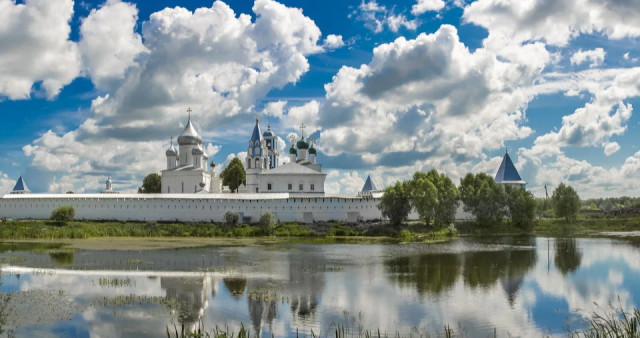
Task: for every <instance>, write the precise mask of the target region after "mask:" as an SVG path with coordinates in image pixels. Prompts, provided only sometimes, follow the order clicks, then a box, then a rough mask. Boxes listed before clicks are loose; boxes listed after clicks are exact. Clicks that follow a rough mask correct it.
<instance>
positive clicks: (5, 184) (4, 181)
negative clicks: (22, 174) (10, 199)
mask: <svg viewBox="0 0 640 338" xmlns="http://www.w3.org/2000/svg"><path fill="white" fill-rule="evenodd" d="M15 185H16V180H12V179H10V178H9V175H7V174H5V173H3V172H0V195H1V194H6V193H9V192H10V191H11V190H13V187H14V186H15Z"/></svg>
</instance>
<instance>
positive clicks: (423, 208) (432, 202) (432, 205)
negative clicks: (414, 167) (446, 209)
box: [410, 172, 438, 226]
mask: <svg viewBox="0 0 640 338" xmlns="http://www.w3.org/2000/svg"><path fill="white" fill-rule="evenodd" d="M410 187H411V192H410V193H411V206H413V208H414V209H416V211H417V212H418V215H419V216H420V219H422V220H423V221H424V224H425V225H427V226H428V225H429V224H430V223H431V220H432V219H434V218H435V214H436V209H437V208H438V189H437V188H436V186H435V185H434V184H433V182H432V181H431V179H430V178H429V177H427V175H426V174H424V173H422V172H416V173H415V174H413V180H412V181H410Z"/></svg>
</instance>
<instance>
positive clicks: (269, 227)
mask: <svg viewBox="0 0 640 338" xmlns="http://www.w3.org/2000/svg"><path fill="white" fill-rule="evenodd" d="M275 227H276V216H275V215H274V214H273V213H272V212H271V211H267V212H265V213H264V214H262V216H260V230H262V233H263V234H264V235H272V234H273V230H274V229H275Z"/></svg>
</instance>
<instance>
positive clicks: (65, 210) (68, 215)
mask: <svg viewBox="0 0 640 338" xmlns="http://www.w3.org/2000/svg"><path fill="white" fill-rule="evenodd" d="M74 217H76V211H75V209H73V207H72V206H70V205H63V206H61V207H58V208H57V209H56V210H54V211H52V212H51V220H52V221H54V222H55V223H57V224H58V225H65V224H67V222H69V221H72V220H73V218H74Z"/></svg>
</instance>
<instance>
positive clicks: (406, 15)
mask: <svg viewBox="0 0 640 338" xmlns="http://www.w3.org/2000/svg"><path fill="white" fill-rule="evenodd" d="M0 9H1V10H0V20H2V22H4V23H5V25H4V26H3V27H0V112H1V113H2V114H3V117H4V119H5V123H3V124H2V126H0V128H2V135H3V136H4V137H3V138H2V140H1V141H0V145H1V146H2V147H3V148H4V150H5V152H4V153H5V156H3V157H2V159H0V189H2V192H6V191H8V190H10V189H11V188H12V186H13V184H14V183H15V180H16V179H17V177H18V176H19V175H20V174H21V173H22V174H23V175H24V176H25V179H26V181H27V183H28V184H29V185H30V188H31V189H32V190H33V191H34V192H47V191H50V192H64V191H68V190H72V191H76V192H95V191H99V190H100V189H102V187H103V182H104V180H106V177H108V176H110V177H112V178H113V179H114V187H115V188H116V190H121V191H131V190H135V189H136V187H137V186H138V185H139V184H140V182H141V180H142V177H144V175H145V174H147V173H150V172H159V171H160V170H162V169H164V166H165V160H164V149H166V147H167V146H168V143H169V137H170V136H177V135H178V134H179V133H180V131H181V130H182V128H183V126H184V123H185V122H186V121H185V120H186V109H187V107H192V109H193V111H194V112H193V119H194V122H196V125H197V126H198V128H199V131H200V132H201V134H203V136H204V139H205V141H206V144H207V147H206V148H207V149H206V150H207V152H208V153H209V155H210V157H211V158H212V160H213V161H215V162H216V163H218V164H222V165H219V166H218V167H219V168H221V167H223V166H224V164H225V163H227V162H228V161H229V160H230V159H231V158H233V157H234V156H240V157H243V156H245V154H244V152H245V151H246V146H247V142H248V139H249V136H250V133H251V130H252V125H253V123H254V122H253V121H254V118H255V117H256V116H258V117H260V119H261V125H262V128H263V129H264V128H266V121H267V120H269V121H271V124H272V127H273V129H274V130H275V131H276V133H277V134H278V135H279V136H280V137H281V138H282V139H283V142H282V145H283V146H284V145H285V144H286V146H285V149H283V150H284V151H283V153H285V154H286V147H288V143H289V141H288V140H289V137H288V136H289V135H290V134H291V133H299V130H298V129H297V128H296V126H297V125H299V124H300V123H302V122H304V123H305V124H306V125H308V126H309V128H308V129H307V134H308V133H312V134H313V135H314V137H315V138H316V140H317V148H318V151H319V157H318V159H319V161H320V162H321V163H322V164H323V165H324V170H325V172H327V173H328V177H327V187H326V190H327V191H330V192H343V193H352V192H355V191H357V189H358V188H360V187H361V186H362V184H363V183H364V179H366V176H367V174H371V175H372V177H373V178H374V180H375V181H376V183H377V185H378V186H386V185H389V184H392V183H393V182H395V181H396V180H400V179H404V178H407V177H409V176H410V175H411V174H412V173H413V172H414V171H416V170H429V169H431V168H435V169H438V170H440V171H444V172H446V173H447V174H448V175H449V176H451V177H452V178H454V179H455V180H456V181H457V180H458V179H459V178H460V177H461V176H463V175H464V174H466V173H467V172H479V171H485V172H488V173H490V174H494V173H495V171H496V170H497V167H498V165H499V162H500V160H501V156H502V154H503V153H504V151H505V149H508V151H509V153H510V154H511V156H512V158H513V160H514V162H515V163H516V166H517V167H518V168H519V170H520V173H521V176H523V178H524V179H525V180H527V181H528V182H529V185H528V187H529V188H530V189H531V190H532V191H533V192H534V193H535V194H536V195H541V194H542V193H543V191H544V190H543V187H544V185H545V184H546V185H549V186H551V187H553V186H555V185H557V184H559V183H560V182H565V183H568V184H571V185H573V186H575V187H576V188H577V189H578V192H579V194H580V195H581V196H582V197H595V196H617V195H637V193H636V191H637V190H638V188H640V183H639V182H638V180H637V179H636V177H637V174H638V173H640V152H639V151H640V149H638V136H637V135H638V130H639V128H640V119H638V117H636V115H637V114H635V112H634V107H636V106H637V105H638V104H640V98H639V96H640V86H639V84H640V68H638V63H639V61H638V59H640V48H639V47H640V38H639V37H640V23H638V22H640V20H639V19H640V4H638V3H634V2H633V1H611V2H606V3H601V2H599V1H594V0H567V1H563V2H560V3H557V2H554V1H546V0H537V1H536V0H528V1H506V2H505V1H498V0H478V1H472V2H471V1H464V0H446V1H444V0H407V1H338V0H335V1H281V2H275V1H271V0H256V1H228V2H226V3H225V2H216V3H214V2H212V1H189V2H181V1H168V0H167V1H131V2H124V1H116V0H110V1H106V2H105V1H75V2H74V1H72V0H55V1H54V0H49V1H45V0H31V1H17V2H16V1H13V0H0ZM211 155H213V156H211ZM283 160H286V159H284V156H283Z"/></svg>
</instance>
